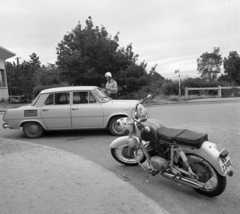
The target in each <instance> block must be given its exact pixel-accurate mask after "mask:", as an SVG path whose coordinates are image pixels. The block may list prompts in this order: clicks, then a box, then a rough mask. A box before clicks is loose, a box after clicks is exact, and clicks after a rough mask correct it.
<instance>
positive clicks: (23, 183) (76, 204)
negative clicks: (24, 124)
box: [0, 138, 168, 214]
mask: <svg viewBox="0 0 240 214" xmlns="http://www.w3.org/2000/svg"><path fill="white" fill-rule="evenodd" d="M0 148H1V149H0V174H1V175H0V213H1V214H15V213H16V214H28V213H29V214H32V213H44V214H45V213H48V214H51V213H57V214H59V213H60V214H61V213H93V214H95V213H98V214H101V213H102V214H103V213H104V214H108V213H109V214H110V213H111V214H112V213H160V214H161V213H166V214H167V213H168V212H166V211H165V210H164V209H162V208H161V207H160V206H159V205H158V204H157V203H156V202H154V201H153V200H151V199H149V198H148V197H147V196H145V195H144V194H142V193H140V192H139V191H138V190H137V189H135V188H134V187H133V186H132V185H130V184H129V183H128V182H126V181H124V180H121V179H119V178H118V177H117V176H116V175H115V174H114V173H112V172H110V171H108V170H106V169H105V168H103V167H102V166H100V165H97V164H95V163H93V162H91V161H88V160H86V159H85V158H82V157H80V156H77V155H74V154H72V153H68V152H65V151H62V150H59V149H56V148H52V147H47V146H40V145H37V144H33V143H29V142H23V141H14V140H6V139H2V138H0Z"/></svg>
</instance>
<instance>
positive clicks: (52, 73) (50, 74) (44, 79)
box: [34, 63, 63, 86]
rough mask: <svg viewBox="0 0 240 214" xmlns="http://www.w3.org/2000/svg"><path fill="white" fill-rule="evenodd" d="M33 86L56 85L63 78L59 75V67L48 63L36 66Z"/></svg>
mask: <svg viewBox="0 0 240 214" xmlns="http://www.w3.org/2000/svg"><path fill="white" fill-rule="evenodd" d="M34 78H35V80H34V82H35V86H38V85H41V86H47V85H58V84H60V83H61V82H63V80H62V79H61V78H60V76H59V69H58V67H57V66H56V65H55V64H51V63H48V64H47V65H46V66H42V67H40V68H38V69H37V70H36V72H35V77H34Z"/></svg>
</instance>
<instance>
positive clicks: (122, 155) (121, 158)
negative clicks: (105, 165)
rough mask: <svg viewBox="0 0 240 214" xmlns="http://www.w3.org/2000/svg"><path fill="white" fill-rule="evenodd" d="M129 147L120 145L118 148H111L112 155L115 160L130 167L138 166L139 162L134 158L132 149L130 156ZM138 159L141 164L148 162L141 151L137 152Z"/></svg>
mask: <svg viewBox="0 0 240 214" xmlns="http://www.w3.org/2000/svg"><path fill="white" fill-rule="evenodd" d="M128 148H129V147H128V145H127V144H124V145H120V146H118V147H116V148H111V154H112V156H113V158H114V159H115V160H116V161H118V162H119V163H121V164H125V165H128V166H136V165H138V162H137V160H136V159H135V157H134V149H132V148H130V155H129V156H128ZM137 158H138V161H139V162H140V163H143V162H144V161H145V160H146V156H145V155H144V153H143V151H142V150H141V149H139V150H138V152H137Z"/></svg>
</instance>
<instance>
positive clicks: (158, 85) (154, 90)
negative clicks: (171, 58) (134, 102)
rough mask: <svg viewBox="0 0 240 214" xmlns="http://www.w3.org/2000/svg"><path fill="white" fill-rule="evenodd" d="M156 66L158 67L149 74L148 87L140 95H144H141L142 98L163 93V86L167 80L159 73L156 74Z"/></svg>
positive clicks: (153, 68)
mask: <svg viewBox="0 0 240 214" xmlns="http://www.w3.org/2000/svg"><path fill="white" fill-rule="evenodd" d="M156 66H157V65H155V66H154V67H152V69H151V70H150V72H149V73H148V74H147V85H146V86H144V87H143V88H142V89H141V90H140V93H143V95H141V96H142V97H145V96H146V95H147V94H152V95H153V96H156V95H158V94H161V93H162V85H163V83H164V82H165V81H166V80H165V78H164V77H162V76H161V75H160V74H159V73H158V72H156V70H155V69H156Z"/></svg>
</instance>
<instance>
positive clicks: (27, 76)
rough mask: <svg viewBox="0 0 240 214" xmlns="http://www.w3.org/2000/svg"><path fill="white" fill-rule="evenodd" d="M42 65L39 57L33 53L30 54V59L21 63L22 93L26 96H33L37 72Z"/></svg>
mask: <svg viewBox="0 0 240 214" xmlns="http://www.w3.org/2000/svg"><path fill="white" fill-rule="evenodd" d="M40 67H41V62H40V60H39V57H38V56H37V55H36V54H35V53H32V55H30V60H29V61H25V60H24V61H23V62H22V64H21V65H19V71H20V76H19V79H20V81H21V87H22V88H21V89H22V90H21V91H22V94H23V95H25V96H26V98H27V99H31V98H32V92H33V88H34V87H35V81H34V80H35V73H36V71H37V70H38V69H39V68H40Z"/></svg>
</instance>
